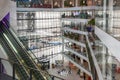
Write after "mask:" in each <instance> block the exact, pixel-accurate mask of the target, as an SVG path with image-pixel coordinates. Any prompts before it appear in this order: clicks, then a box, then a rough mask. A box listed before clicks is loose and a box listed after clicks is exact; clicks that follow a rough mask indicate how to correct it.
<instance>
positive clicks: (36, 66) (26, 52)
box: [5, 20, 47, 80]
mask: <svg viewBox="0 0 120 80" xmlns="http://www.w3.org/2000/svg"><path fill="white" fill-rule="evenodd" d="M5 23H6V25H7V26H9V23H8V21H7V20H5ZM5 29H6V28H5ZM6 31H7V30H6ZM8 33H9V34H10V35H12V37H13V38H15V39H14V40H15V41H16V42H17V43H18V44H17V45H18V46H19V47H21V49H23V51H24V52H25V54H26V55H27V56H28V57H29V59H30V60H31V62H32V63H33V64H34V67H35V68H36V69H38V70H41V69H40V68H39V67H38V65H37V63H36V62H35V61H34V59H33V58H32V56H30V55H29V54H28V51H27V50H26V49H25V47H24V48H23V46H22V45H21V44H22V43H21V44H20V41H19V40H18V39H16V38H17V37H15V36H14V35H13V34H12V33H11V31H8ZM39 72H40V71H39ZM40 75H41V76H42V78H43V79H45V80H46V78H47V77H45V75H43V74H42V73H41V72H40Z"/></svg>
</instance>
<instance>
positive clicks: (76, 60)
mask: <svg viewBox="0 0 120 80" xmlns="http://www.w3.org/2000/svg"><path fill="white" fill-rule="evenodd" d="M63 55H64V56H65V57H66V58H67V59H68V60H69V61H70V62H72V63H73V64H74V65H75V66H77V67H78V68H80V69H81V70H82V71H84V72H85V73H86V74H88V75H89V76H92V74H91V72H90V70H89V67H88V65H85V64H81V63H80V61H79V60H78V59H75V58H74V56H71V54H70V53H67V52H65V53H64V54H63Z"/></svg>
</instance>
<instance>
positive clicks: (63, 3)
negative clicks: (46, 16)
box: [62, 0, 65, 8]
mask: <svg viewBox="0 0 120 80" xmlns="http://www.w3.org/2000/svg"><path fill="white" fill-rule="evenodd" d="M64 1H65V0H62V8H64Z"/></svg>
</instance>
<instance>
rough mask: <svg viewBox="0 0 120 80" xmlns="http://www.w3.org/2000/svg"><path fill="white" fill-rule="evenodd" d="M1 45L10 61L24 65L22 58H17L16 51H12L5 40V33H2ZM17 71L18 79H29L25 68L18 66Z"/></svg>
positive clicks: (0, 36)
mask: <svg viewBox="0 0 120 80" xmlns="http://www.w3.org/2000/svg"><path fill="white" fill-rule="evenodd" d="M0 27H1V26H0ZM0 44H1V45H2V47H3V49H4V50H5V52H6V53H7V55H8V58H9V60H11V61H13V62H15V63H17V64H20V65H22V64H21V61H22V60H20V58H19V57H17V55H16V54H15V51H14V50H12V48H11V46H10V45H9V44H8V41H7V40H6V39H5V37H4V35H3V33H0ZM16 71H17V73H18V77H20V80H27V79H28V78H29V76H28V73H27V71H26V70H25V68H24V67H23V66H18V65H16Z"/></svg>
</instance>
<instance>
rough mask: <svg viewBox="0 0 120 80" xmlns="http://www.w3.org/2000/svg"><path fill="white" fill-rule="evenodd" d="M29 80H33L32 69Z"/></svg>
mask: <svg viewBox="0 0 120 80" xmlns="http://www.w3.org/2000/svg"><path fill="white" fill-rule="evenodd" d="M29 80H32V69H30V79H29Z"/></svg>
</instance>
